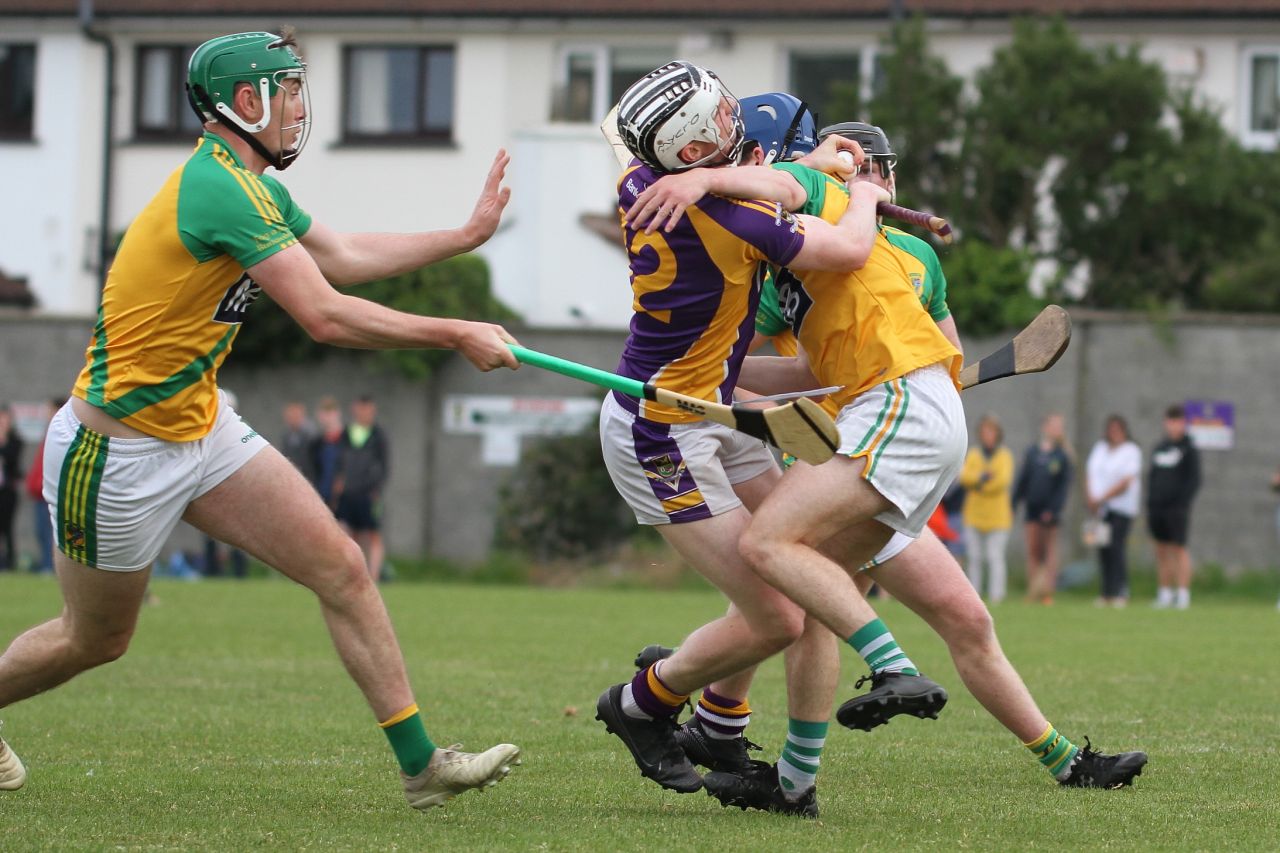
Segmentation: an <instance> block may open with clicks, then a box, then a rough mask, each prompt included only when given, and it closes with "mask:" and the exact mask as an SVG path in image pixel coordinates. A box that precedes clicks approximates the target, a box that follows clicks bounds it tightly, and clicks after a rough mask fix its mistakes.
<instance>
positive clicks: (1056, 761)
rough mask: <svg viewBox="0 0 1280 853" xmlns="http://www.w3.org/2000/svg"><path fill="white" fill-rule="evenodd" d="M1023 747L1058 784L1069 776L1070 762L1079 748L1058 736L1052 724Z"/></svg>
mask: <svg viewBox="0 0 1280 853" xmlns="http://www.w3.org/2000/svg"><path fill="white" fill-rule="evenodd" d="M1023 746H1025V747H1026V748H1027V749H1029V750H1031V754H1032V755H1034V756H1035V757H1036V760H1037V761H1039V762H1040V763H1041V764H1043V765H1044V766H1045V767H1047V768H1048V770H1049V772H1050V773H1052V774H1053V778H1055V779H1057V780H1058V781H1059V782H1061V781H1062V780H1063V779H1066V778H1067V777H1068V776H1069V775H1071V762H1073V761H1075V758H1076V755H1077V754H1078V753H1079V752H1080V747H1078V746H1076V745H1075V744H1073V743H1072V742H1071V741H1069V740H1067V739H1066V738H1064V737H1063V736H1062V735H1060V734H1058V730H1057V729H1055V728H1054V727H1053V723H1050V724H1049V727H1048V728H1047V729H1045V730H1044V734H1042V735H1040V737H1038V738H1036V739H1035V740H1033V741H1031V742H1030V743H1024V744H1023Z"/></svg>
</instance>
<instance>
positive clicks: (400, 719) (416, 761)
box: [378, 703, 436, 776]
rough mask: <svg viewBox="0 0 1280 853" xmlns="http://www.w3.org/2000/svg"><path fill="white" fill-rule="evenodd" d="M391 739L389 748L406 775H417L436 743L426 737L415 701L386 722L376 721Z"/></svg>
mask: <svg viewBox="0 0 1280 853" xmlns="http://www.w3.org/2000/svg"><path fill="white" fill-rule="evenodd" d="M378 725H379V726H381V727H382V730H383V731H384V732H386V734H387V740H389V741H391V749H392V750H393V751H394V752H395V754H396V761H399V762H400V769H401V770H403V771H404V773H405V775H406V776H417V775H418V774H419V773H421V772H422V771H423V770H426V769H427V765H428V764H429V763H430V762H431V756H432V755H434V754H435V751H436V745H435V744H434V743H432V742H431V738H429V737H427V728H426V726H424V725H423V724H422V715H421V714H419V713H418V706H417V703H415V704H413V705H410V706H409V707H408V708H405V709H404V710H403V711H401V712H400V713H398V714H396V715H394V716H392V717H391V719H389V720H387V721H386V722H382V723H378Z"/></svg>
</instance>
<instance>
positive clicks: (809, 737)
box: [778, 718, 827, 800]
mask: <svg viewBox="0 0 1280 853" xmlns="http://www.w3.org/2000/svg"><path fill="white" fill-rule="evenodd" d="M826 743H827V723H826V722H821V723H811V722H808V721H806V720H797V719H794V718H792V719H789V720H787V743H786V746H784V747H783V748H782V757H781V758H779V759H778V784H779V785H780V786H781V787H782V793H783V795H784V796H785V797H786V798H787V799H789V800H794V799H796V798H798V797H800V796H802V795H803V794H804V792H805V791H808V790H809V789H810V788H812V787H813V783H814V780H815V779H817V776H818V764H819V762H820V760H821V758H822V747H823V746H825V745H826Z"/></svg>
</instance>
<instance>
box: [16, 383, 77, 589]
mask: <svg viewBox="0 0 1280 853" xmlns="http://www.w3.org/2000/svg"><path fill="white" fill-rule="evenodd" d="M66 402H67V401H66V398H65V397H53V398H51V399H50V400H49V403H48V406H49V409H48V411H47V412H45V414H46V415H47V417H46V418H45V420H46V421H48V419H49V418H52V417H53V415H54V413H55V412H57V411H58V409H61V408H62V407H63V406H64V405H65V404H66ZM41 435H42V436H43V433H41ZM26 487H27V497H29V498H31V515H32V522H33V524H34V527H35V534H36V546H37V547H38V548H39V549H40V557H39V560H38V561H37V562H36V565H35V568H34V571H37V572H41V573H46V572H52V571H53V519H52V518H51V517H50V516H49V505H48V504H47V503H45V500H44V438H43V437H42V438H41V439H40V443H39V444H37V445H36V452H35V454H34V455H32V457H31V468H30V469H29V470H28V471H27V482H26Z"/></svg>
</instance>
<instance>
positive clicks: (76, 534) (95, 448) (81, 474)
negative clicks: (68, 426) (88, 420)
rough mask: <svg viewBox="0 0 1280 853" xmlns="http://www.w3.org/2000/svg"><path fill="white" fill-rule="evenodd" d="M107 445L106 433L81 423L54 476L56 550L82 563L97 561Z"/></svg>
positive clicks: (90, 564) (89, 563) (87, 563)
mask: <svg viewBox="0 0 1280 853" xmlns="http://www.w3.org/2000/svg"><path fill="white" fill-rule="evenodd" d="M108 444H109V440H108V439H107V437H106V436H104V435H99V434H98V433H96V432H94V431H93V430H91V429H89V428H88V427H86V426H84V425H83V424H81V425H80V428H79V429H78V430H76V436H75V438H74V439H72V441H71V446H70V447H69V448H67V455H66V458H65V459H63V461H62V471H61V473H60V474H59V475H58V529H57V531H56V536H57V539H58V550H60V551H62V553H64V554H66V555H67V556H68V557H70V558H71V559H73V560H75V561H76V562H78V563H83V564H84V565H86V566H96V565H97V562H98V530H97V509H98V489H99V487H100V486H101V485H102V472H103V469H104V468H105V467H106V465H107V446H108Z"/></svg>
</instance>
